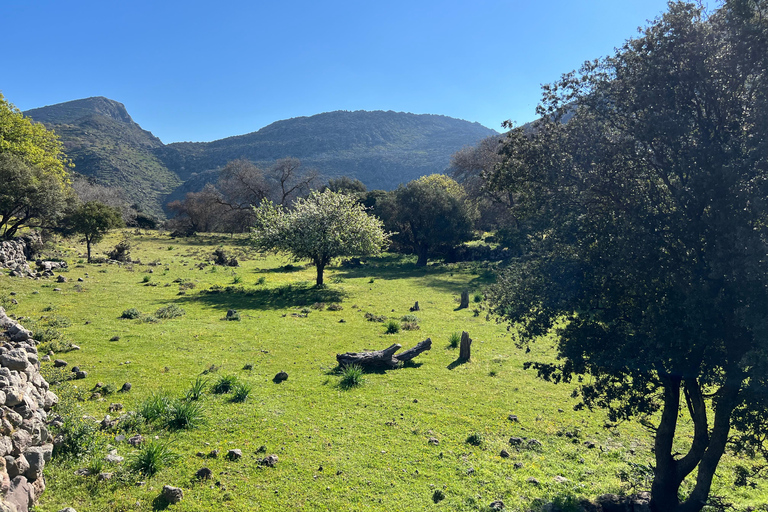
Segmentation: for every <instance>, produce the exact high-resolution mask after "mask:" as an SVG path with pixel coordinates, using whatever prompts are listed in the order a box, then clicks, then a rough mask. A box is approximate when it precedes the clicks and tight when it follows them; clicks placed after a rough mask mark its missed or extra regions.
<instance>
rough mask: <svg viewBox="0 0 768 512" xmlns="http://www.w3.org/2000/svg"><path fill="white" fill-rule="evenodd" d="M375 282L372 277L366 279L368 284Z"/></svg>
mask: <svg viewBox="0 0 768 512" xmlns="http://www.w3.org/2000/svg"><path fill="white" fill-rule="evenodd" d="M375 282H376V280H375V279H374V278H370V279H369V280H368V283H369V284H373V283H375Z"/></svg>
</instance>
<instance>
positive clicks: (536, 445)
mask: <svg viewBox="0 0 768 512" xmlns="http://www.w3.org/2000/svg"><path fill="white" fill-rule="evenodd" d="M527 444H528V448H540V447H541V441H539V440H538V439H529V440H528V443H527Z"/></svg>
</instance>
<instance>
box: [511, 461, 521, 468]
mask: <svg viewBox="0 0 768 512" xmlns="http://www.w3.org/2000/svg"><path fill="white" fill-rule="evenodd" d="M513 467H514V468H515V469H523V463H522V462H515V464H514V466H513Z"/></svg>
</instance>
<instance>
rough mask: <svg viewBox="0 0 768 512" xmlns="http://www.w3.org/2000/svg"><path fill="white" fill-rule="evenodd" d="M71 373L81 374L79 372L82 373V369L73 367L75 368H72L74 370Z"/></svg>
mask: <svg viewBox="0 0 768 512" xmlns="http://www.w3.org/2000/svg"><path fill="white" fill-rule="evenodd" d="M70 371H71V372H72V373H77V372H79V371H80V367H79V366H73V367H72V369H71V370H70Z"/></svg>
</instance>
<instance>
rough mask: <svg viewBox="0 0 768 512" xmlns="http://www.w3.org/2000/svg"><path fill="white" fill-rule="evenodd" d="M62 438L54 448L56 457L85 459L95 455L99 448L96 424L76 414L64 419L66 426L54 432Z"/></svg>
mask: <svg viewBox="0 0 768 512" xmlns="http://www.w3.org/2000/svg"><path fill="white" fill-rule="evenodd" d="M54 433H55V434H56V436H57V437H58V436H61V437H60V440H61V442H60V443H57V444H55V445H54V446H53V454H54V455H55V456H71V457H77V458H80V457H83V456H85V455H88V454H89V453H93V451H94V450H95V449H96V446H97V444H98V443H97V433H96V424H95V423H93V422H92V421H88V420H85V419H83V418H82V417H79V416H77V415H75V414H72V415H68V416H67V417H65V418H64V425H62V426H61V428H59V430H58V431H56V432H54Z"/></svg>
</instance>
